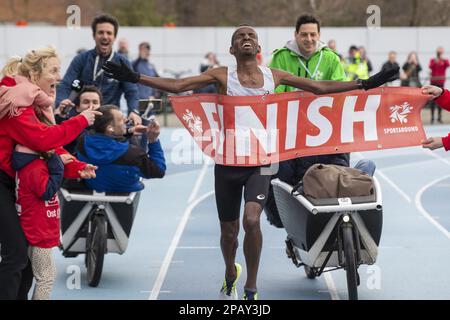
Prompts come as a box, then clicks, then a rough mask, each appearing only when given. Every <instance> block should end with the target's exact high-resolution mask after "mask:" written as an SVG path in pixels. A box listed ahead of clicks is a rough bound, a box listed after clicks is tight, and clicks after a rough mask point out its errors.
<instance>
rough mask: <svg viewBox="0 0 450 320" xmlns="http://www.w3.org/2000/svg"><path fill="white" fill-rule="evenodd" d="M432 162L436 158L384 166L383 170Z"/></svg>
mask: <svg viewBox="0 0 450 320" xmlns="http://www.w3.org/2000/svg"><path fill="white" fill-rule="evenodd" d="M432 162H436V159H429V160H422V161H414V162H410V163H404V164H396V165H394V166H386V167H383V171H386V170H397V169H403V168H407V167H412V166H421V165H430V163H432Z"/></svg>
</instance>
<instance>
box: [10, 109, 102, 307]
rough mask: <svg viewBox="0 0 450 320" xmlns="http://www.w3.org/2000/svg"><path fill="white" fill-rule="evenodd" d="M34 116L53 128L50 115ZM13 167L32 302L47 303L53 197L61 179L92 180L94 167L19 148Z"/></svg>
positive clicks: (55, 235) (56, 235)
mask: <svg viewBox="0 0 450 320" xmlns="http://www.w3.org/2000/svg"><path fill="white" fill-rule="evenodd" d="M49 115H50V116H49ZM37 116H38V118H39V119H40V120H41V122H43V123H45V124H47V125H49V126H52V125H54V124H55V120H54V118H53V116H52V114H51V113H46V114H44V113H42V112H39V110H37ZM60 156H61V158H60ZM13 167H14V169H15V170H16V172H17V173H16V208H17V213H18V214H19V220H20V224H21V226H22V230H23V231H24V233H25V237H26V239H27V242H28V255H29V258H30V261H31V266H32V270H33V275H34V278H35V279H36V284H35V286H34V291H33V296H32V299H33V300H49V299H50V293H51V291H52V287H53V282H54V280H55V277H56V267H55V263H54V261H53V257H52V248H54V247H57V246H59V245H60V227H59V226H60V219H59V203H58V197H57V194H56V193H57V191H58V190H59V188H60V186H61V183H62V179H63V176H64V177H66V178H69V179H70V178H72V179H77V178H83V177H92V176H94V175H95V174H94V170H95V169H96V167H94V166H91V165H88V164H86V163H83V162H80V161H78V160H76V159H75V158H74V157H73V156H70V155H69V154H68V153H67V151H65V150H64V149H63V148H61V147H60V148H57V149H56V150H55V151H52V152H38V153H36V152H34V151H32V150H30V149H28V148H26V147H24V146H22V145H16V147H15V151H14V153H13Z"/></svg>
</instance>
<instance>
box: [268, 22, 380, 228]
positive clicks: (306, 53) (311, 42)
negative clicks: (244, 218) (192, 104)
mask: <svg viewBox="0 0 450 320" xmlns="http://www.w3.org/2000/svg"><path fill="white" fill-rule="evenodd" d="M295 38H296V40H295V41H291V42H288V43H287V44H286V46H285V47H284V48H282V49H279V50H277V51H275V53H274V57H273V59H272V62H271V65H270V66H271V67H274V68H277V69H280V70H284V71H288V72H289V73H294V74H296V73H298V74H301V76H302V77H305V78H311V79H320V80H337V81H344V79H345V73H344V68H343V66H342V64H341V63H340V60H339V57H338V55H337V53H336V52H335V51H333V50H331V49H330V48H328V47H326V46H325V45H324V44H323V43H321V42H320V21H319V19H317V18H316V17H314V16H310V15H302V16H300V17H299V18H298V20H297V24H296V32H295ZM355 50H356V51H357V48H356V47H355ZM352 54H353V53H352ZM353 55H354V54H353ZM305 57H308V58H305ZM310 70H316V71H315V74H320V77H317V76H314V75H311V71H310ZM282 89H283V90H284V91H286V92H287V91H291V90H290V88H289V87H284V86H279V87H277V90H276V91H277V92H282V91H281V90H282ZM316 163H325V164H336V165H341V166H345V167H348V166H350V154H349V153H341V154H329V155H320V156H310V157H299V158H296V159H291V160H287V161H282V162H280V166H279V171H278V175H277V176H275V177H278V178H280V179H281V180H283V181H285V182H287V183H289V184H292V185H295V184H297V183H298V182H299V181H300V180H301V179H302V178H303V175H304V174H305V172H306V170H308V169H309V167H311V166H312V165H314V164H316ZM365 163H369V161H367V162H365ZM362 166H363V164H362V163H361V164H359V167H358V168H361V167H362ZM370 167H371V169H370V170H375V164H374V163H373V162H370ZM275 177H274V178H275ZM265 209H266V213H267V216H268V218H269V221H271V222H272V223H273V224H275V225H277V226H280V224H281V222H280V223H277V221H278V220H279V218H278V210H277V209H276V204H275V199H274V195H273V191H272V188H271V187H270V190H269V196H268V199H267V203H266V207H265ZM271 219H273V220H271Z"/></svg>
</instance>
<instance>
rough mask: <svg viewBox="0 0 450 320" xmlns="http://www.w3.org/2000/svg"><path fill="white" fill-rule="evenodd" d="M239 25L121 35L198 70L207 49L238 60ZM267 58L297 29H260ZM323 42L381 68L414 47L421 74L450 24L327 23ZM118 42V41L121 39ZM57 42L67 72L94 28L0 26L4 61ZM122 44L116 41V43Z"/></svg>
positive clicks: (174, 64) (448, 39) (164, 64)
mask: <svg viewBox="0 0 450 320" xmlns="http://www.w3.org/2000/svg"><path fill="white" fill-rule="evenodd" d="M233 30H234V28H216V27H202V28H181V27H178V28H153V27H122V28H120V30H119V34H118V38H121V37H125V38H127V39H128V41H129V44H130V57H131V59H134V58H136V57H137V47H138V44H139V43H140V42H142V41H148V42H150V43H151V46H152V57H151V60H152V62H153V63H154V64H155V65H156V67H157V69H158V70H159V71H160V72H162V71H163V70H164V69H170V70H173V71H187V70H190V71H191V73H192V74H197V73H198V69H199V65H200V62H201V61H202V60H203V56H204V55H205V53H206V52H208V51H214V52H216V53H217V55H218V58H219V61H220V62H221V64H223V65H229V64H232V63H234V58H233V57H232V56H231V55H230V54H229V53H228V49H229V47H230V39H231V34H232V33H233ZM257 31H258V34H259V40H260V44H261V47H262V50H263V52H262V53H263V56H264V61H265V62H267V61H268V60H269V59H270V55H271V52H272V51H273V50H275V49H277V48H279V47H282V46H283V45H284V44H285V43H286V41H287V40H289V39H291V38H293V34H294V28H275V27H270V28H257ZM321 38H322V40H323V41H325V42H326V41H328V40H330V39H335V40H336V41H337V45H338V50H339V52H341V53H342V54H344V56H346V53H347V50H348V48H349V46H350V45H352V44H354V45H358V46H359V45H363V46H365V47H366V48H367V51H368V56H369V58H370V59H371V61H372V64H373V67H374V70H379V69H380V67H381V65H382V64H383V62H385V61H386V60H387V55H388V52H389V51H390V50H394V51H397V52H398V62H399V63H400V64H401V65H402V64H403V62H404V61H405V59H406V56H407V54H408V53H409V52H410V51H416V52H418V54H419V60H420V63H421V64H422V67H423V70H424V71H423V72H422V75H421V76H422V77H426V76H427V75H428V62H429V60H430V58H432V57H433V56H434V52H435V50H436V47H438V46H443V47H444V48H446V49H447V50H449V51H450V27H421V28H387V27H386V28H381V29H379V30H370V29H367V28H362V27H361V28H323V29H322V35H321ZM116 42H117V41H116ZM49 44H50V45H53V46H55V47H56V48H57V49H58V51H59V52H60V54H61V57H62V65H63V71H65V70H66V68H67V67H68V65H69V63H70V61H71V59H72V58H73V57H74V55H75V52H76V51H77V50H78V49H80V48H85V49H90V48H93V47H94V41H93V39H92V32H91V30H90V28H88V27H83V28H80V29H75V30H71V29H68V28H65V27H52V26H28V27H16V26H9V25H3V26H0V65H3V63H4V62H5V60H6V59H7V58H8V57H9V56H12V55H21V54H23V53H24V52H26V51H27V50H30V49H32V48H36V47H42V46H44V45H49ZM116 45H117V43H116Z"/></svg>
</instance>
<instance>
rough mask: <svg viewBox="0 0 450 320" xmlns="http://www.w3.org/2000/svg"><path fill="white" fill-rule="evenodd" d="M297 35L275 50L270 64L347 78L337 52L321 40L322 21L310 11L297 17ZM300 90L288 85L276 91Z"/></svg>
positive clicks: (306, 73) (311, 76)
mask: <svg viewBox="0 0 450 320" xmlns="http://www.w3.org/2000/svg"><path fill="white" fill-rule="evenodd" d="M294 35H295V39H293V40H290V41H288V42H287V43H286V45H285V46H284V47H283V48H280V49H277V50H275V52H274V53H273V58H272V61H271V63H270V67H271V68H276V69H280V70H284V71H287V72H289V73H290V74H293V75H296V76H299V77H302V78H309V79H312V80H335V81H342V80H344V78H345V73H344V69H343V68H342V66H341V64H340V61H339V57H338V55H337V54H336V53H335V52H334V51H333V50H331V49H329V48H328V47H327V46H326V45H325V43H323V42H322V41H320V22H319V20H318V19H317V18H315V17H313V16H310V15H302V16H300V17H299V18H298V19H297V23H296V26H295V34H294ZM294 90H297V89H296V88H293V87H288V86H285V85H281V86H278V87H277V88H276V92H289V91H294Z"/></svg>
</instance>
